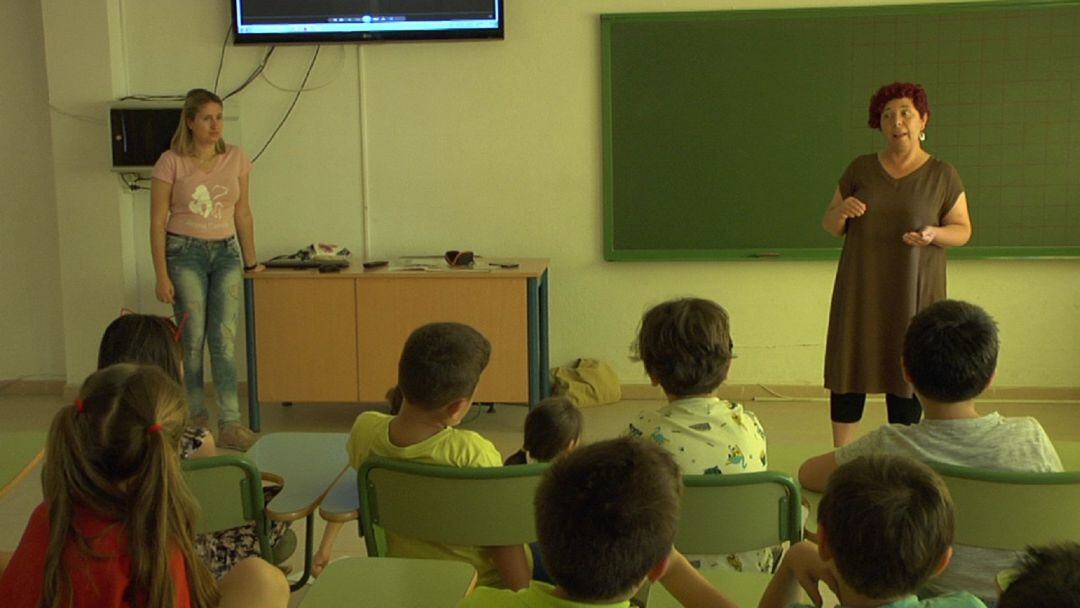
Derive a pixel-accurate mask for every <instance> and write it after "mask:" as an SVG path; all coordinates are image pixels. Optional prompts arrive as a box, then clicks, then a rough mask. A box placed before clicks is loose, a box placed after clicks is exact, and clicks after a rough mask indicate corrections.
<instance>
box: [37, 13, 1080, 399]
mask: <svg viewBox="0 0 1080 608" xmlns="http://www.w3.org/2000/svg"><path fill="white" fill-rule="evenodd" d="M59 1H60V0H42V2H44V3H46V4H49V3H52V2H59ZM98 1H99V2H101V4H102V5H104V8H100V10H101V11H103V12H105V13H108V12H109V10H110V9H109V6H111V5H112V4H111V3H110V2H106V1H105V0H98ZM112 2H115V3H118V4H116V5H115V12H116V14H117V17H116V18H115V19H114V20H113V21H112V22H111V24H110V25H109V26H108V30H107V31H98V30H94V31H93V34H92V36H93V37H96V38H98V39H100V38H102V37H104V38H105V39H111V40H113V41H114V42H115V41H116V40H119V44H114V45H113V48H114V52H117V53H118V54H119V59H118V60H117V61H116V62H115V64H114V67H115V69H116V70H117V71H118V75H114V76H113V77H111V78H110V79H109V81H110V82H113V83H114V84H115V83H119V84H120V85H121V86H122V88H124V91H123V93H177V92H180V93H182V92H183V91H184V90H186V89H187V88H190V87H193V86H207V85H208V84H211V83H212V81H213V77H214V72H215V69H216V66H217V62H218V57H219V53H220V50H221V43H222V39H223V37H224V35H225V31H226V28H227V26H228V19H229V17H228V6H227V5H226V4H224V3H219V4H218V5H215V6H212V7H211V6H200V7H199V9H198V11H193V10H192V9H191V8H190V3H186V2H183V1H181V0H156V1H155V2H122V3H120V2H119V0H112ZM825 3H826V2H810V1H797V2H792V1H788V2H783V1H752V0H735V1H729V2H716V1H706V0H698V1H692V0H634V1H632V0H546V1H544V2H537V1H533V0H506V4H507V6H506V10H507V15H508V27H507V38H506V40H504V41H498V42H491V41H486V42H458V43H409V44H381V45H368V46H354V45H336V46H326V47H324V48H323V50H322V52H321V54H320V57H319V60H318V62H317V64H316V65H315V68H314V70H313V73H312V76H311V79H310V82H309V85H308V86H309V88H311V89H314V90H311V91H310V92H308V93H305V94H304V95H302V96H301V98H300V101H299V103H298V104H297V106H296V108H295V110H294V111H293V113H292V116H291V117H290V118H289V121H288V122H287V123H286V124H285V126H284V128H282V129H281V131H280V132H279V133H278V135H277V138H276V139H275V140H274V142H273V144H272V145H271V147H270V148H269V150H268V151H267V152H266V154H265V156H264V157H263V158H262V159H260V160H259V161H258V162H257V163H256V166H255V172H254V173H253V176H252V195H253V196H252V201H253V205H254V210H255V216H256V229H257V238H258V245H259V251H260V254H261V256H262V257H264V258H265V257H267V256H269V255H273V254H278V253H286V252H291V251H294V250H296V249H298V248H299V247H301V246H303V245H306V244H307V243H310V242H312V241H316V240H321V241H329V242H337V243H341V244H344V245H346V246H349V247H350V248H351V249H353V251H355V252H361V251H363V250H364V249H367V250H369V251H370V253H371V255H372V256H373V257H385V256H393V255H402V254H417V253H432V252H434V253H438V252H442V251H444V250H447V249H462V248H470V249H474V250H476V251H477V252H479V253H481V254H487V255H499V256H543V257H550V258H551V347H552V363H553V364H563V363H566V362H568V361H570V360H572V359H574V358H576V357H580V356H590V357H598V358H601V359H604V360H607V361H609V362H610V363H612V364H613V365H614V366H615V368H616V370H617V371H618V372H619V374H620V377H621V378H622V379H623V381H624V382H627V383H640V382H644V381H645V378H644V376H643V375H642V373H641V371H640V369H639V366H638V365H637V364H635V363H632V362H630V361H629V360H628V358H627V355H628V347H629V344H630V342H631V341H632V339H633V334H634V331H635V328H636V325H637V321H638V319H639V318H640V315H641V313H642V311H643V310H644V309H645V308H646V307H647V306H649V305H651V304H654V303H657V302H659V301H661V300H663V299H666V298H669V297H674V296H679V295H699V296H703V297H709V298H713V299H716V300H717V301H719V302H721V303H722V304H723V305H724V306H725V307H727V308H728V310H729V312H730V313H731V316H732V319H733V331H734V339H735V343H736V350H737V352H738V354H739V359H738V360H737V361H736V362H735V366H734V367H733V369H732V373H731V378H730V381H731V382H733V383H764V384H807V385H818V384H819V383H820V381H821V363H822V357H823V352H824V337H825V328H826V322H827V316H828V303H829V297H830V293H831V287H832V280H833V273H834V270H835V263H833V262H783V261H760V262H742V263H735V262H692V263H670V262H669V263H608V262H604V261H603V260H602V256H601V236H602V235H601V230H602V228H601V220H602V203H601V200H602V179H601V163H602V158H601V125H600V120H601V110H600V35H599V21H598V15H599V14H601V13H603V12H627V11H652V10H702V9H726V8H766V7H779V6H787V7H793V6H820V5H822V4H825ZM864 3H865V2H864ZM177 15H183V17H184V20H185V27H183V28H177V27H174V25H173V24H174V23H177V22H178V18H177ZM188 23H191V24H193V25H187V24H188ZM46 28H48V20H46ZM46 33H47V34H48V31H47V32H46ZM90 35H91V34H87V36H90ZM88 44H89V43H88ZM263 52H264V49H263V48H261V47H254V48H248V47H234V46H229V47H227V54H226V58H225V69H224V72H223V75H222V79H221V80H222V83H223V85H222V86H221V90H226V91H227V90H229V89H230V88H231V87H232V86H234V85H235V84H236V83H238V82H239V81H240V80H242V78H243V77H244V76H245V75H246V74H247V73H248V72H249V71H250V70H251V69H252V68H253V67H254V66H255V65H256V64H257V62H258V61H259V59H260V58H261V56H262V54H263ZM312 53H313V49H312V48H311V47H282V48H279V49H278V50H277V51H275V53H274V55H273V57H272V58H271V60H270V63H269V67H268V69H267V71H266V74H267V75H268V76H269V77H270V80H271V81H272V82H273V85H272V84H271V83H269V82H267V81H266V80H263V79H260V80H257V81H256V82H255V83H254V84H253V85H252V86H251V87H250V88H249V89H247V90H245V91H244V92H242V93H240V94H239V95H237V96H236V97H235V98H234V99H232V100H229V101H227V102H226V106H227V113H228V112H230V111H235V112H236V113H237V115H238V116H239V129H238V130H239V131H240V138H239V141H240V142H241V143H242V144H243V146H244V148H245V149H246V150H247V151H248V152H249V154H252V155H254V154H255V152H256V151H257V150H258V148H259V147H261V146H262V144H263V142H264V141H265V140H266V138H267V137H268V136H269V134H270V132H271V131H272V130H273V129H274V127H275V126H276V125H277V123H278V121H279V120H280V117H281V115H282V114H283V113H284V111H285V109H286V108H287V107H288V105H289V103H290V102H291V100H292V94H291V93H290V92H288V91H282V90H279V88H290V87H295V86H296V85H297V84H298V83H299V82H300V79H301V78H302V76H303V73H304V71H305V70H306V69H307V66H308V61H309V60H310V58H311V56H312ZM889 78H890V75H888V74H883V75H882V81H883V82H884V81H886V80H888V79H889ZM274 85H276V87H275V86H274ZM52 86H53V85H52V80H51V77H50V87H52ZM50 91H51V89H50ZM869 93H870V92H869V91H868V95H869ZM932 93H933V92H932V91H931V95H932ZM764 102H765V101H763V103H764ZM931 103H932V97H931ZM808 111H810V110H808ZM54 121H55V119H54ZM230 128H231V127H230ZM227 137H232V136H231V135H230V134H228V133H227ZM234 139H235V138H234ZM55 141H56V138H55V137H54V142H55ZM54 145H55V143H54ZM732 145H738V142H732ZM820 145H828V142H821V143H820ZM842 169H843V168H842V167H837V173H838V174H839V172H840V171H841V170H842ZM57 171H58V173H60V172H62V171H64V169H62V168H61V167H60V166H59V165H57ZM57 180H58V183H59V181H60V180H61V177H60V176H58V178H57ZM829 194H830V193H828V192H821V193H806V194H805V197H793V199H792V204H805V205H812V206H815V207H821V208H824V205H825V204H826V202H827V199H828V197H829ZM110 196H111V197H112V198H115V199H116V200H115V201H114V202H113V205H114V206H115V207H116V208H117V210H118V213H119V214H120V215H121V216H124V214H125V213H126V214H130V217H131V220H130V224H131V226H130V230H131V235H129V236H128V237H125V238H128V239H129V240H130V241H131V242H132V246H131V248H130V251H129V252H125V251H121V252H120V253H119V254H118V255H119V256H120V258H121V260H120V261H119V262H116V265H119V266H121V267H126V266H131V267H133V268H134V277H135V278H134V292H135V294H136V296H135V301H136V302H137V305H138V306H140V308H141V309H143V310H159V311H160V310H163V307H161V306H160V305H155V304H154V303H153V301H152V294H153V276H152V271H150V270H149V269H150V267H149V253H148V248H147V246H146V243H145V241H146V237H145V236H144V235H145V234H146V229H147V228H146V223H147V214H146V210H147V208H148V205H149V199H148V197H147V196H146V195H145V194H136V195H134V196H128V195H125V194H123V193H120V194H116V193H113V194H111V195H110ZM63 204H64V203H63V201H62V202H61V209H63ZM971 204H972V206H973V208H975V207H977V205H978V201H975V200H973V201H972V203H971ZM365 205H366V206H367V208H368V209H369V221H368V223H367V225H366V226H365V224H364V217H365V214H364V211H363V208H364V206H365ZM61 216H63V213H61ZM807 229H808V230H817V229H819V228H818V227H817V226H808V227H807ZM977 229H978V226H977V225H976V230H977ZM365 236H366V237H367V238H366V240H365ZM73 255H74V254H72V253H70V252H69V253H65V252H64V251H63V249H62V250H61V256H62V259H63V260H65V261H70V258H71V257H72V256H73ZM128 256H129V257H128ZM1078 271H1080V261H1074V260H1066V261H1030V260H1029V261H964V262H954V263H953V264H952V265H951V266H950V275H949V280H950V294H951V295H952V296H953V297H958V298H965V299H969V300H972V301H975V302H978V303H980V304H982V305H983V306H984V307H986V308H987V309H988V310H989V311H990V312H991V313H992V314H994V315H995V316H996V317H997V319H998V321H999V323H1000V324H1001V327H1002V337H1003V343H1004V346H1003V351H1002V356H1001V366H1000V371H999V374H998V384H999V385H1001V386H1077V385H1078V384H1080V382H1078V377H1077V372H1076V370H1077V369H1080V342H1078V341H1077V340H1076V339H1075V338H1072V339H1064V340H1063V339H1061V337H1063V336H1066V337H1067V336H1080V315H1078V314H1077V313H1078V312H1080V311H1078V307H1080V272H1078ZM66 280H67V276H66V274H65V281H66ZM69 305H74V302H72V301H70V300H69V299H68V298H66V297H65V316H67V309H66V307H67V306H69ZM90 306H95V304H90ZM97 312H101V313H104V312H105V311H104V308H102V309H101V311H97ZM110 314H114V313H111V312H110ZM100 316H105V317H107V316H108V315H105V314H102V315H100ZM66 350H67V352H68V362H69V363H68V367H69V370H68V379H69V382H71V381H73V379H76V378H79V376H78V375H77V373H76V372H75V371H74V369H75V364H74V363H73V360H74V359H80V360H81V359H85V358H88V357H92V350H91V349H89V348H88V344H87V343H86V341H85V340H83V341H81V342H79V341H76V340H72V339H70V338H69V339H67V342H66ZM90 364H91V365H92V359H91V360H90Z"/></svg>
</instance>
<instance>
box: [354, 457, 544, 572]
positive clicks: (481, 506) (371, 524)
mask: <svg viewBox="0 0 1080 608" xmlns="http://www.w3.org/2000/svg"><path fill="white" fill-rule="evenodd" d="M545 468H547V465H546V464H527V465H517V466H508V467H487V468H456V467H449V466H440V465H432V464H418V463H415V462H406V461H400V460H391V459H386V458H379V457H372V458H369V459H367V460H366V461H364V464H363V465H362V466H361V467H360V470H359V472H358V473H357V484H358V486H359V492H360V527H361V532H362V533H363V535H364V541H365V543H366V544H367V550H368V555H371V556H385V555H386V554H387V546H386V542H385V536H384V534H382V532H383V531H387V532H393V533H394V534H398V535H401V536H405V537H409V538H413V539H417V540H423V541H428V542H433V543H442V544H448V545H464V546H491V545H516V544H525V543H529V542H532V541H535V540H536V523H535V517H534V509H533V496H534V494H535V493H536V486H537V485H538V484H539V483H540V475H541V473H543V471H544V469H545Z"/></svg>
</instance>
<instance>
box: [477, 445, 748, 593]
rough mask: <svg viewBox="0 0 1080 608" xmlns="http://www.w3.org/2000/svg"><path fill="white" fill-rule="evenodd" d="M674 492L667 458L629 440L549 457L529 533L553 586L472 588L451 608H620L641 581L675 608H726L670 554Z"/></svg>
mask: <svg viewBox="0 0 1080 608" xmlns="http://www.w3.org/2000/svg"><path fill="white" fill-rule="evenodd" d="M681 492H682V477H681V475H680V474H679V467H678V465H676V464H675V461H674V460H673V459H672V457H671V454H669V453H668V452H665V451H664V450H663V449H661V448H660V447H658V446H657V445H656V444H654V443H651V442H646V441H642V440H641V439H637V438H634V437H622V438H619V439H610V440H607V441H600V442H597V443H593V444H591V445H587V446H583V447H580V448H578V449H576V450H573V451H571V452H569V453H567V454H565V455H564V456H561V457H559V458H557V459H555V461H554V462H553V463H552V465H551V467H550V468H548V470H547V471H545V472H544V476H543V478H542V479H541V481H540V485H539V486H538V487H537V489H536V532H537V534H538V535H539V537H540V549H541V550H542V551H543V553H544V556H545V559H546V561H547V567H548V569H549V570H550V571H551V575H552V578H553V579H554V583H555V584H554V585H550V584H547V583H543V582H538V581H534V582H533V583H531V584H530V586H529V588H528V589H523V590H520V591H516V592H515V591H511V590H506V589H491V588H487V587H480V588H477V589H476V590H475V591H473V593H472V594H470V595H469V596H468V597H466V598H465V599H464V600H462V601H461V602H460V603H458V608H549V607H550V608H556V607H559V608H576V607H581V608H585V607H586V606H590V607H592V608H629V606H630V598H631V597H633V596H634V594H635V593H637V591H638V590H639V589H640V588H641V587H642V586H643V585H644V584H645V583H646V582H647V581H660V582H661V584H663V585H664V587H666V588H667V590H668V591H669V592H670V593H671V594H672V595H673V596H674V597H675V599H676V600H678V601H679V603H681V604H682V605H683V606H688V607H691V608H706V607H708V608H735V606H734V604H732V603H731V602H730V601H729V600H728V599H727V598H725V597H724V596H723V595H721V594H720V593H719V592H718V591H717V590H716V589H714V588H713V587H712V586H710V585H709V583H708V581H706V580H705V579H704V578H702V577H701V575H700V574H698V573H697V571H695V570H694V569H693V567H691V566H690V563H689V562H687V561H686V558H685V557H683V556H682V555H681V554H679V553H678V552H677V551H675V550H674V549H673V547H672V545H673V543H674V542H675V532H676V530H677V528H678V525H679V495H680V494H681Z"/></svg>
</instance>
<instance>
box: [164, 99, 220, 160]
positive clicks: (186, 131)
mask: <svg viewBox="0 0 1080 608" xmlns="http://www.w3.org/2000/svg"><path fill="white" fill-rule="evenodd" d="M211 102H213V103H216V104H218V105H219V106H221V107H223V108H224V107H225V103H224V102H223V101H221V98H220V97H218V96H217V95H216V94H214V93H213V92H211V91H207V90H206V89H191V90H190V91H188V92H187V95H185V96H184V109H183V110H182V111H181V112H180V124H178V125H176V132H175V133H173V136H172V141H171V142H169V149H170V150H172V151H173V152H175V153H176V154H179V155H180V156H194V154H195V139H194V138H193V137H192V136H191V127H189V126H188V121H189V120H195V118H196V117H197V116H198V115H199V112H200V111H201V110H202V109H203V106H205V105H206V104H208V103H211ZM214 152H216V153H218V154H222V153H224V152H225V138H221V139H218V140H217V143H216V144H214Z"/></svg>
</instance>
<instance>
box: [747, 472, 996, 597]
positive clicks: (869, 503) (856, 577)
mask: <svg viewBox="0 0 1080 608" xmlns="http://www.w3.org/2000/svg"><path fill="white" fill-rule="evenodd" d="M955 527H956V516H955V514H954V512H953V504H952V499H951V498H950V497H949V491H948V489H946V488H945V482H944V481H942V480H941V478H940V477H938V476H937V474H936V473H934V472H933V471H932V470H930V467H928V466H926V465H925V464H922V463H920V462H917V461H915V460H913V459H911V458H907V457H904V456H888V455H884V454H876V455H871V456H861V457H859V458H856V459H854V460H852V461H851V462H848V463H847V464H844V465H843V466H841V467H839V468H838V469H836V471H835V472H834V473H833V475H832V477H831V478H830V479H829V484H828V486H827V487H826V488H825V493H824V495H823V496H822V497H821V505H820V507H819V509H818V534H817V535H818V539H819V544H814V543H812V542H810V541H802V542H800V543H798V544H796V545H794V546H792V547H791V549H789V550H788V552H787V554H786V555H785V556H784V560H783V561H782V562H781V563H780V567H779V568H778V569H777V571H776V574H775V575H774V576H773V578H772V581H770V583H769V587H768V588H767V589H766V590H765V595H764V596H762V598H761V602H760V603H759V604H758V607H759V608H789V607H792V606H802V607H806V608H808V606H807V605H805V604H800V603H797V602H798V601H799V597H800V589H801V590H804V591H806V592H807V593H808V594H809V595H810V597H811V599H812V600H813V603H814V605H815V606H820V605H821V596H820V592H819V591H818V582H819V581H820V582H824V583H826V584H827V585H828V586H829V587H830V588H831V589H832V590H833V591H834V592H835V593H836V595H837V598H838V599H839V600H840V604H841V605H842V606H867V607H871V606H872V607H876V608H920V607H923V608H985V606H984V604H983V603H982V602H981V601H980V600H979V599H978V598H976V597H975V596H973V595H971V594H970V593H967V592H956V593H950V594H947V595H943V596H940V597H936V598H932V599H929V600H921V601H920V600H919V598H918V597H916V595H915V592H916V591H918V590H919V589H921V588H922V587H923V586H924V585H925V584H926V582H927V581H928V580H931V578H932V577H934V576H936V575H937V574H940V573H941V571H942V570H944V569H945V568H946V566H948V564H949V559H950V558H951V557H952V553H953V550H952V546H951V545H952V541H953V533H954V530H955Z"/></svg>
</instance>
